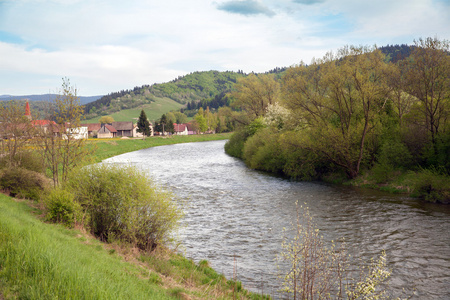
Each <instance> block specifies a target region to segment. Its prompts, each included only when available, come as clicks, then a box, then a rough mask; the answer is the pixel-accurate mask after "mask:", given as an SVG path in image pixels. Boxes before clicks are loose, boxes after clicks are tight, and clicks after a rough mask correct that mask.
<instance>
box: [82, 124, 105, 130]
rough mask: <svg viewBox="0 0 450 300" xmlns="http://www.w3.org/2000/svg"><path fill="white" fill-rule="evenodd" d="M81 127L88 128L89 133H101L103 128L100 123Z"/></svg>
mask: <svg viewBox="0 0 450 300" xmlns="http://www.w3.org/2000/svg"><path fill="white" fill-rule="evenodd" d="M80 125H81V126H84V127H87V128H88V131H99V130H100V128H102V125H101V124H100V123H89V124H80Z"/></svg>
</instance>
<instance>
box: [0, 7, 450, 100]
mask: <svg viewBox="0 0 450 300" xmlns="http://www.w3.org/2000/svg"><path fill="white" fill-rule="evenodd" d="M233 2H236V1H233ZM300 2H301V3H300ZM220 3H226V1H222V0H221V1H220V2H218V0H216V1H214V0H192V1H178V0H166V1H158V2H156V1H144V0H132V1H125V2H124V1H118V0H110V1H104V0H90V1H87V0H71V1H63V0H54V1H44V0H40V1H39V0H16V1H0V5H1V6H0V10H1V11H2V12H1V13H0V79H1V80H0V94H6V93H9V94H20V93H46V92H48V90H49V89H54V88H56V87H58V86H59V85H60V79H61V77H62V76H67V77H69V78H70V79H71V82H72V83H74V84H77V86H78V88H79V90H80V91H81V92H82V93H83V94H84V95H89V94H91V95H92V94H102V93H109V92H114V91H117V90H120V89H128V88H132V87H134V86H137V85H142V84H152V83H154V82H166V81H169V80H172V79H173V78H176V77H177V76H179V75H184V74H186V73H189V72H193V71H197V70H210V69H218V70H235V71H237V70H238V69H243V70H244V71H246V72H250V71H255V72H264V71H267V70H269V69H272V68H275V67H282V66H289V65H292V64H295V63H298V62H299V61H300V60H304V61H305V62H309V61H310V60H311V58H312V57H314V56H315V57H321V56H322V55H323V54H324V53H325V52H326V51H328V50H334V49H336V48H339V47H342V46H344V45H346V44H356V45H359V44H369V45H372V44H375V43H376V44H377V45H379V46H382V45H385V44H388V43H390V44H392V43H412V41H413V39H414V38H419V37H421V36H422V37H426V36H434V35H438V36H439V37H440V38H442V39H449V38H450V33H449V32H448V30H447V28H450V23H449V20H448V19H449V18H448V12H449V7H450V6H449V4H448V2H443V1H432V0H411V1H406V0H398V1H390V0H380V1H377V2H367V1H356V0H340V1H331V0H324V1H309V0H308V1H306V2H305V1H293V0H278V1H275V0H258V1H256V0H254V1H253V0H252V1H250V2H249V1H246V2H245V3H247V4H253V5H254V6H252V7H253V8H255V7H256V8H258V7H259V8H264V9H267V11H270V12H272V13H273V14H272V13H271V17H268V15H267V14H264V13H261V14H252V15H248V16H247V15H242V14H230V13H228V12H226V11H224V10H219V9H218V5H219V6H220ZM228 3H230V2H228ZM2 32H3V33H4V34H3V38H4V39H3V40H2ZM21 78H23V79H21Z"/></svg>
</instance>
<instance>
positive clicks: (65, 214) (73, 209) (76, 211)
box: [44, 188, 81, 227]
mask: <svg viewBox="0 0 450 300" xmlns="http://www.w3.org/2000/svg"><path fill="white" fill-rule="evenodd" d="M44 204H45V207H46V210H47V214H46V219H47V220H48V221H52V222H57V223H62V224H64V225H66V226H69V227H70V226H72V225H73V224H74V223H75V222H77V221H79V220H81V207H80V205H79V204H78V203H77V202H75V200H74V195H73V194H72V193H70V192H69V191H66V190H63V189H60V188H55V189H53V190H52V191H51V192H50V193H49V194H48V195H47V196H46V197H45V199H44Z"/></svg>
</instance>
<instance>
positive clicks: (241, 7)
mask: <svg viewBox="0 0 450 300" xmlns="http://www.w3.org/2000/svg"><path fill="white" fill-rule="evenodd" d="M217 8H218V9H219V10H223V11H226V12H229V13H233V14H240V15H244V16H249V15H259V14H262V15H266V16H268V17H273V16H274V15H275V13H274V12H273V11H272V10H270V9H269V8H268V7H266V6H264V5H262V4H261V3H259V2H257V1H253V0H244V1H228V2H224V3H221V4H219V5H217Z"/></svg>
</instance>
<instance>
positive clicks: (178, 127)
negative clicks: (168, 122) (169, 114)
mask: <svg viewBox="0 0 450 300" xmlns="http://www.w3.org/2000/svg"><path fill="white" fill-rule="evenodd" d="M173 128H174V132H175V134H176V135H188V127H187V124H176V123H173Z"/></svg>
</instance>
